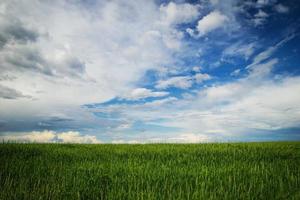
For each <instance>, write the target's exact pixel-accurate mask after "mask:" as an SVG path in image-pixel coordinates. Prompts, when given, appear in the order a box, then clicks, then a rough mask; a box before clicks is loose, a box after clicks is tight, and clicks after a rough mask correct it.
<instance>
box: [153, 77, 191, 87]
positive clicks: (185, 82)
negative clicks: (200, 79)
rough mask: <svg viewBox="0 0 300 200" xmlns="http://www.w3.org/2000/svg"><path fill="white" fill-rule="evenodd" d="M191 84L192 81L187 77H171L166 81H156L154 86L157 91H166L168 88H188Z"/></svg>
mask: <svg viewBox="0 0 300 200" xmlns="http://www.w3.org/2000/svg"><path fill="white" fill-rule="evenodd" d="M192 84H193V80H192V78H191V77H189V76H175V77H171V78H169V79H166V80H160V81H158V83H157V85H156V86H155V87H156V88H158V89H166V88H169V87H177V88H181V89H187V88H190V87H191V86H192Z"/></svg>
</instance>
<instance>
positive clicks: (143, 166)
mask: <svg viewBox="0 0 300 200" xmlns="http://www.w3.org/2000/svg"><path fill="white" fill-rule="evenodd" d="M0 163H1V164H0V199H300V192H299V191H300V142H282V143H245V144H242V143H241V144H237V143H236V144H195V145H192V144H148V145H110V144H101V145H81V144H80V145H79V144H1V145H0Z"/></svg>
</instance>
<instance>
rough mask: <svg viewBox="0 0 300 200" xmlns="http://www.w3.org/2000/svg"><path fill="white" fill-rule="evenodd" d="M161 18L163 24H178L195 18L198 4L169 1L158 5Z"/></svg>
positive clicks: (197, 13) (197, 12)
mask: <svg viewBox="0 0 300 200" xmlns="http://www.w3.org/2000/svg"><path fill="white" fill-rule="evenodd" d="M160 11H161V18H162V19H161V20H162V23H164V24H168V25H169V24H171V25H172V24H180V23H187V22H190V21H193V20H195V19H196V18H197V17H198V15H199V5H192V4H188V3H183V4H176V3H174V2H170V3H168V4H167V5H161V6H160Z"/></svg>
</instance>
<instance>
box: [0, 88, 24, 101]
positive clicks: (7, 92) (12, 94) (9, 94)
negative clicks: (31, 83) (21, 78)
mask: <svg viewBox="0 0 300 200" xmlns="http://www.w3.org/2000/svg"><path fill="white" fill-rule="evenodd" d="M0 98H3V99H18V98H30V96H28V95H23V94H22V93H21V92H19V91H17V90H15V89H12V88H9V87H6V86H3V85H0Z"/></svg>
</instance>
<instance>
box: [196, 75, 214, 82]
mask: <svg viewBox="0 0 300 200" xmlns="http://www.w3.org/2000/svg"><path fill="white" fill-rule="evenodd" d="M210 79H211V76H210V75H208V74H202V73H197V74H195V80H196V83H202V82H203V81H207V80H210Z"/></svg>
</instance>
